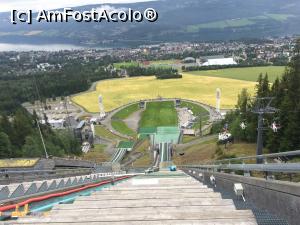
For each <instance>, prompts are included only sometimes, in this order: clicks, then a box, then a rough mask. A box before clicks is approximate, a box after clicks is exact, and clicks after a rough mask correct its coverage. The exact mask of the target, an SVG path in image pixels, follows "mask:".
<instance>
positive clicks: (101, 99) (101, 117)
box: [98, 95, 105, 119]
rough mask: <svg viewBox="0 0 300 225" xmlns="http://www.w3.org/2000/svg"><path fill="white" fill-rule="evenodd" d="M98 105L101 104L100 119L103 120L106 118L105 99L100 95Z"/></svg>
mask: <svg viewBox="0 0 300 225" xmlns="http://www.w3.org/2000/svg"><path fill="white" fill-rule="evenodd" d="M98 103H99V109H100V119H103V118H104V117H105V111H104V106H103V97H102V95H99V97H98Z"/></svg>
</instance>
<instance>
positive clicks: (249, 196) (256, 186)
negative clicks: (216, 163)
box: [185, 168, 300, 225]
mask: <svg viewBox="0 0 300 225" xmlns="http://www.w3.org/2000/svg"><path fill="white" fill-rule="evenodd" d="M185 171H186V172H187V173H189V174H190V175H192V176H194V177H195V178H196V179H198V180H201V181H202V182H204V183H205V184H210V176H211V175H213V176H214V177H215V180H216V187H217V189H218V190H222V191H225V192H227V193H230V192H231V193H233V192H234V184H236V183H240V184H242V187H243V189H244V196H245V199H246V202H248V203H251V204H253V205H254V206H255V207H256V208H258V209H263V210H267V211H268V212H271V213H273V214H274V215H276V216H278V217H279V218H280V219H282V220H287V221H288V224H290V225H298V224H299V221H300V185H299V184H298V183H292V182H286V181H278V180H265V179H261V178H255V177H249V176H247V175H245V176H239V175H234V174H225V173H213V172H208V171H205V170H200V169H188V168H187V169H186V170H185ZM198 174H201V177H200V176H199V175H198ZM272 224H277V223H275V222H274V223H272ZM278 224H287V223H278Z"/></svg>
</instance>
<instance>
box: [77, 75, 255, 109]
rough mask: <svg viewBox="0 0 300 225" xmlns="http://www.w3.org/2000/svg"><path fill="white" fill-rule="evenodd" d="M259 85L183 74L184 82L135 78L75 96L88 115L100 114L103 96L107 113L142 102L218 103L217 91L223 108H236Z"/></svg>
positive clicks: (106, 83)
mask: <svg viewBox="0 0 300 225" xmlns="http://www.w3.org/2000/svg"><path fill="white" fill-rule="evenodd" d="M255 85H256V83H255V82H250V81H241V80H237V79H226V78H221V77H209V76H195V75H193V74H189V73H183V77H182V79H167V80H158V79H156V77H133V78H126V79H114V80H103V81H101V82H99V83H98V84H97V85H96V90H94V91H89V92H85V93H82V94H80V95H76V96H74V97H72V101H74V102H75V103H76V104H78V105H80V106H82V107H83V108H85V109H86V110H87V111H88V112H95V113H96V112H99V107H98V96H99V95H100V94H101V95H102V96H103V99H104V101H103V104H104V108H105V110H106V111H110V110H113V109H115V108H117V107H120V106H122V105H125V104H128V103H130V102H136V101H139V100H141V99H156V98H158V97H164V98H181V99H190V100H195V101H199V102H203V103H206V104H210V105H215V104H216V100H215V99H216V97H215V96H216V89H217V88H220V89H221V91H222V100H221V108H233V107H234V106H235V105H236V102H237V96H238V94H239V93H240V92H241V90H242V89H243V88H247V89H248V91H249V92H250V93H251V94H253V93H254V88H255Z"/></svg>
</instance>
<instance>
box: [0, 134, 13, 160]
mask: <svg viewBox="0 0 300 225" xmlns="http://www.w3.org/2000/svg"><path fill="white" fill-rule="evenodd" d="M11 150H12V146H11V143H10V140H9V137H8V135H7V134H6V133H4V132H0V158H10V157H11Z"/></svg>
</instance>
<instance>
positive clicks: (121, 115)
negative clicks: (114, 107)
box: [111, 104, 139, 137]
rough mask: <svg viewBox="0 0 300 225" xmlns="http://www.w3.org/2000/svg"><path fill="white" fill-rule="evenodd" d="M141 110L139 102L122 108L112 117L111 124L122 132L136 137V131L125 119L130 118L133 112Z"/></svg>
mask: <svg viewBox="0 0 300 225" xmlns="http://www.w3.org/2000/svg"><path fill="white" fill-rule="evenodd" d="M138 110H139V104H133V105H130V106H128V107H125V108H124V109H121V110H120V111H119V112H117V113H116V114H115V115H113V117H112V121H111V125H112V127H113V128H114V129H115V130H116V131H118V132H119V133H121V134H125V135H127V136H131V137H136V135H137V134H136V132H135V131H133V130H132V129H130V128H129V127H128V126H127V124H126V123H125V122H124V121H123V120H124V119H126V118H128V117H129V116H130V115H131V114H132V113H134V112H136V111H138Z"/></svg>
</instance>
